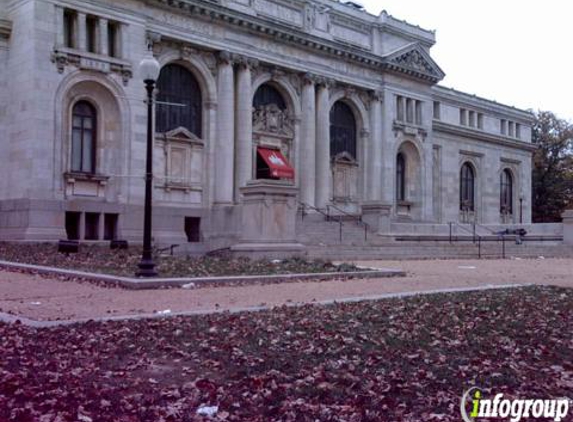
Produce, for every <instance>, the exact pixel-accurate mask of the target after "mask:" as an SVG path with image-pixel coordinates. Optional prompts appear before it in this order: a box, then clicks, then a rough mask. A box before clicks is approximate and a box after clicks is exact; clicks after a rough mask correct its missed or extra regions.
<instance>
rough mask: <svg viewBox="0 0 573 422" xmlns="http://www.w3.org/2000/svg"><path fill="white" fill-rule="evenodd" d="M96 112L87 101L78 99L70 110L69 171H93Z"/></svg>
mask: <svg viewBox="0 0 573 422" xmlns="http://www.w3.org/2000/svg"><path fill="white" fill-rule="evenodd" d="M96 134H97V113H96V110H95V108H94V107H93V106H92V105H91V104H90V103H88V102H87V101H79V102H77V103H76V104H75V105H74V108H73V110H72V163H71V164H72V165H71V171H74V172H79V173H95V168H96V140H97V138H96Z"/></svg>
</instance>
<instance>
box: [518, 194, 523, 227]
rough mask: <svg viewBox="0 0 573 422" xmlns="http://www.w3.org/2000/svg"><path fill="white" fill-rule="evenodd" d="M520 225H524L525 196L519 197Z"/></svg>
mask: <svg viewBox="0 0 573 422" xmlns="http://www.w3.org/2000/svg"><path fill="white" fill-rule="evenodd" d="M519 224H523V196H520V197H519Z"/></svg>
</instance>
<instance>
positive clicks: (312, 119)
mask: <svg viewBox="0 0 573 422" xmlns="http://www.w3.org/2000/svg"><path fill="white" fill-rule="evenodd" d="M315 81H316V78H315V77H314V76H313V75H310V74H307V75H305V77H304V85H303V88H302V121H301V128H302V130H301V131H302V136H301V144H302V145H301V149H300V151H301V159H300V167H299V168H300V175H301V177H300V197H301V201H302V202H304V203H306V204H308V205H311V206H314V204H315V199H316V198H315V195H316V186H315V177H316V89H315Z"/></svg>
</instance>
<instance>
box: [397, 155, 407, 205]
mask: <svg viewBox="0 0 573 422" xmlns="http://www.w3.org/2000/svg"><path fill="white" fill-rule="evenodd" d="M396 199H397V200H398V201H405V200H406V158H405V157H404V154H402V153H401V152H400V153H398V156H397V157H396Z"/></svg>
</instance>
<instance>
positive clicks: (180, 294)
mask: <svg viewBox="0 0 573 422" xmlns="http://www.w3.org/2000/svg"><path fill="white" fill-rule="evenodd" d="M359 264H360V265H366V266H371V267H380V268H388V267H390V268H402V269H404V270H405V271H406V272H407V274H408V275H407V276H406V277H402V278H383V279H370V280H349V281H326V282H300V283H286V284H271V285H248V286H238V287H205V288H201V289H194V290H188V289H179V288H177V289H169V290H154V291H128V290H123V289H119V288H105V287H99V286H96V285H93V284H88V283H76V282H70V281H59V280H56V279H52V278H46V277H40V276H33V275H26V274H19V273H13V272H0V312H3V313H10V314H13V315H18V316H22V317H27V318H29V319H31V320H35V321H55V320H77V319H87V318H102V317H103V318H106V317H114V316H115V317H120V316H121V317H124V316H137V315H150V314H156V315H162V314H163V315H164V314H173V313H197V312H201V313H203V312H212V311H225V310H231V311H232V310H241V309H245V308H252V309H257V308H259V309H260V308H266V307H272V306H280V305H285V304H287V305H288V304H303V303H316V302H320V303H325V302H328V301H332V300H339V301H342V300H357V299H358V300H359V299H367V298H379V297H382V296H384V295H392V294H402V293H415V292H429V291H436V290H448V289H468V288H480V287H488V286H504V285H523V284H545V285H559V286H563V287H570V288H571V287H573V259H536V260H491V261H488V260H481V261H478V260H463V261H459V260H441V261H401V262H389V261H368V262H360V263H359ZM166 311H169V312H166Z"/></svg>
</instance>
